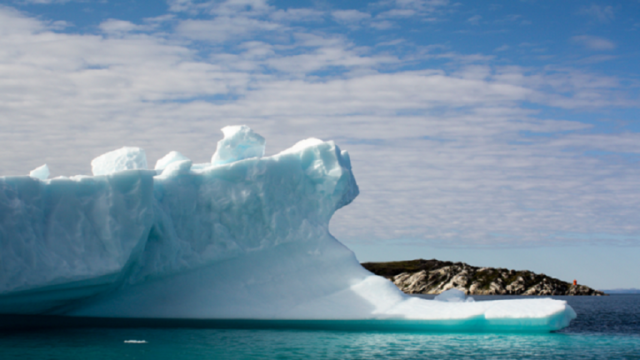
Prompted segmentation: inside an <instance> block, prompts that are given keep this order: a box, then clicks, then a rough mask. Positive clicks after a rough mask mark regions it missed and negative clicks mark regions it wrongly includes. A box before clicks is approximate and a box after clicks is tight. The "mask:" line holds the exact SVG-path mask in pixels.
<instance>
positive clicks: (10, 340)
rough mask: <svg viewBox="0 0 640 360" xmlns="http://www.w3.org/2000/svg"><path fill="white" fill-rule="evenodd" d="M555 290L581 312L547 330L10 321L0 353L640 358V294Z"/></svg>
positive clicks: (0, 337)
mask: <svg viewBox="0 0 640 360" xmlns="http://www.w3.org/2000/svg"><path fill="white" fill-rule="evenodd" d="M421 297H426V298H432V296H421ZM475 298H476V301H484V300H495V299H497V298H511V299H513V298H514V297H499V296H476V297H475ZM518 298H519V297H518ZM554 298H558V299H562V300H567V301H568V302H569V304H570V305H571V306H572V307H573V308H574V309H575V311H576V312H577V313H578V318H577V319H576V320H574V321H573V322H572V323H571V326H569V327H568V328H566V329H563V330H561V331H558V332H554V333H548V334H524V333H464V332H461V333H441V332H413V331H411V330H408V329H405V330H398V329H394V328H393V327H390V328H388V329H387V330H385V329H384V328H380V327H378V328H375V329H367V328H366V326H345V327H344V328H343V329H341V326H342V325H344V322H343V323H342V325H341V324H340V323H339V322H337V323H333V325H331V324H329V323H323V324H324V325H323V326H317V327H316V328H314V326H313V323H309V324H307V325H305V326H297V327H295V326H294V327H291V328H289V327H287V325H286V323H279V324H278V323H272V324H271V325H269V324H268V323H260V322H256V323H253V324H252V323H239V324H237V326H234V325H233V323H229V322H224V323H215V322H209V323H189V322H184V323H180V324H177V323H174V324H164V325H163V324H161V323H148V324H146V325H145V324H130V325H131V326H134V327H124V325H122V324H120V325H117V324H116V325H114V324H107V325H108V326H109V327H103V328H100V327H90V326H89V327H87V326H86V324H84V325H82V326H79V327H74V326H70V327H63V328H40V329H33V328H32V329H22V330H16V329H12V330H6V329H5V330H3V331H2V332H0V359H3V360H4V359H82V360H92V359H264V358H272V359H331V358H336V359H368V358H380V359H387V358H390V359H420V358H432V359H457V358H465V359H487V358H489V359H491V358H495V359H497V358H500V359H506V358H510V359H548V358H557V359H640V295H611V296H607V297H554ZM318 324H319V323H316V325H318ZM113 326H115V327H113ZM119 326H123V327H119ZM139 326H141V327H139ZM163 326H170V327H163ZM176 326H177V327H176Z"/></svg>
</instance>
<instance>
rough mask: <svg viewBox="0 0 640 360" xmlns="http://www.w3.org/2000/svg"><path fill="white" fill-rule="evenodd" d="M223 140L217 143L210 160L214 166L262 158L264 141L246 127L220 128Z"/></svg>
mask: <svg viewBox="0 0 640 360" xmlns="http://www.w3.org/2000/svg"><path fill="white" fill-rule="evenodd" d="M222 133H223V134H224V139H222V140H220V141H218V147H217V148H216V152H215V154H213V157H212V158H211V163H212V164H214V165H221V164H228V163H231V162H234V161H238V160H243V159H248V158H253V157H258V158H260V157H263V156H264V146H265V140H264V138H263V137H262V136H260V135H258V134H256V133H255V132H253V130H251V129H250V128H249V127H248V126H246V125H240V126H226V127H224V128H222Z"/></svg>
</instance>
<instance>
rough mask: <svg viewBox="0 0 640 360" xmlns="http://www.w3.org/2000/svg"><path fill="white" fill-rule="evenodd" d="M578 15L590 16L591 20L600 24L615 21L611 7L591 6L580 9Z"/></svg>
mask: <svg viewBox="0 0 640 360" xmlns="http://www.w3.org/2000/svg"><path fill="white" fill-rule="evenodd" d="M579 14H582V15H587V16H590V17H591V18H593V19H595V20H597V21H599V22H602V23H607V22H610V21H613V20H614V19H615V14H614V11H613V7H612V6H600V5H596V4H592V5H591V6H588V7H583V8H581V9H580V11H579Z"/></svg>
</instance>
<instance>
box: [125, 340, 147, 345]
mask: <svg viewBox="0 0 640 360" xmlns="http://www.w3.org/2000/svg"><path fill="white" fill-rule="evenodd" d="M124 343H125V344H146V343H147V340H125V341H124Z"/></svg>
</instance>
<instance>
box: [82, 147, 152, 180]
mask: <svg viewBox="0 0 640 360" xmlns="http://www.w3.org/2000/svg"><path fill="white" fill-rule="evenodd" d="M146 168H147V156H146V155H145V153H144V150H142V149H141V148H139V147H126V146H125V147H122V148H120V149H118V150H114V151H110V152H108V153H106V154H102V155H100V156H98V157H97V158H95V159H93V160H92V161H91V172H92V173H93V175H95V176H98V175H109V174H112V173H114V172H118V171H122V170H132V169H146Z"/></svg>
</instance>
